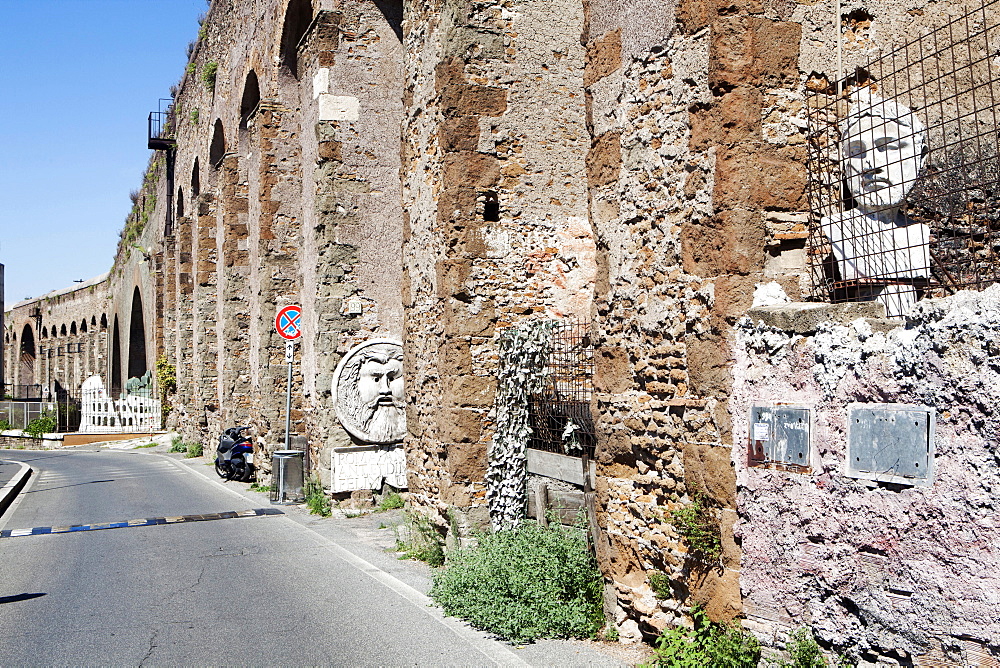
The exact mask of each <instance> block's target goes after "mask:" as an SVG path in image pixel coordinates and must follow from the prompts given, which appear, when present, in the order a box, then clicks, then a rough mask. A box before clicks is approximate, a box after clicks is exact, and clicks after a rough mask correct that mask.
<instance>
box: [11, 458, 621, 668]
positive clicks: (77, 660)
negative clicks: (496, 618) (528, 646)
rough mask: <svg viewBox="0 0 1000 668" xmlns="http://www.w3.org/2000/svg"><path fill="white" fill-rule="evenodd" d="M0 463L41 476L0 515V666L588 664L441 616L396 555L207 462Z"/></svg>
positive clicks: (575, 655)
mask: <svg viewBox="0 0 1000 668" xmlns="http://www.w3.org/2000/svg"><path fill="white" fill-rule="evenodd" d="M0 457H3V458H4V459H8V460H17V461H23V462H26V463H28V464H29V465H30V466H31V467H32V468H33V469H34V471H35V475H34V476H33V478H32V480H31V481H30V483H29V484H28V485H27V486H26V488H25V490H24V491H23V492H22V495H21V497H20V498H19V499H18V501H17V502H15V505H14V506H12V507H11V509H10V510H9V511H8V513H7V514H6V515H5V516H4V517H3V518H0V529H4V530H5V532H4V533H5V534H12V535H8V536H7V537H4V538H0V563H2V564H3V566H2V573H3V577H2V579H0V628H2V629H4V633H2V634H0V665H94V664H127V665H164V664H167V665H176V664H186V665H208V664H230V665H235V664H240V665H251V664H252V665H352V666H353V665H359V666H360V665H393V666H397V665H441V664H452V665H475V666H485V665H498V664H499V665H526V659H530V661H527V662H528V663H540V662H541V663H562V664H564V665H565V664H566V663H567V659H569V661H568V663H580V664H591V665H593V663H594V658H595V657H593V656H590V655H586V653H584V654H580V653H579V650H575V651H574V652H575V653H574V652H571V653H570V654H569V655H567V654H566V653H565V652H563V654H562V655H560V654H559V652H560V651H562V650H560V649H559V648H551V647H550V648H549V650H548V651H550V653H549V654H539V652H543V651H546V650H544V649H538V648H535V649H534V650H532V652H529V653H528V654H524V653H520V652H519V651H518V650H516V649H515V648H511V647H510V646H509V645H506V644H504V643H500V642H497V641H494V640H490V639H487V638H486V637H485V636H484V635H483V634H480V633H478V632H476V631H474V630H472V629H469V628H468V627H466V626H465V625H464V624H461V623H459V622H457V621H456V620H452V619H446V618H443V617H442V616H441V614H440V613H439V612H438V611H437V610H436V609H435V608H431V607H428V606H427V599H426V598H425V597H424V596H423V595H422V594H421V593H420V592H419V591H418V590H417V589H416V588H414V587H412V586H411V585H410V584H408V583H407V582H406V581H405V580H406V577H405V576H402V574H401V573H397V574H393V573H391V572H390V571H391V570H392V568H393V563H394V562H395V560H393V559H392V558H391V557H389V558H387V561H384V562H382V564H381V565H376V564H375V563H373V562H377V561H378V559H377V557H376V556H374V553H372V554H365V553H364V550H362V549H360V548H358V547H357V546H355V545H352V544H351V543H350V541H349V540H348V539H347V538H346V537H345V539H344V540H343V541H338V540H337V536H336V535H334V536H333V538H331V537H330V532H326V535H324V534H323V533H322V532H318V531H316V530H314V529H312V528H310V526H309V523H310V520H308V519H306V520H303V519H302V517H301V515H302V513H301V511H298V510H297V509H288V508H287V507H280V506H278V507H272V506H269V505H267V504H266V503H262V502H261V499H259V498H257V499H255V498H252V495H249V494H246V493H243V492H239V493H237V492H236V491H232V490H231V489H227V488H226V487H224V486H223V485H222V484H221V483H218V482H216V481H213V480H211V479H210V478H209V477H208V476H207V475H206V473H205V472H207V471H210V470H211V469H210V468H209V467H206V466H201V469H203V470H196V467H195V466H193V465H192V464H191V462H180V461H176V460H174V459H172V458H170V457H168V456H166V455H158V454H152V453H146V452H141V451H109V450H91V451H86V450H84V451H81V450H75V451H70V450H60V451H4V452H2V453H0ZM231 485H232V484H231ZM241 489H245V485H244V486H242V488H241ZM258 496H259V495H258ZM255 508H263V509H264V510H263V511H262V512H264V513H275V514H253V513H245V511H251V510H253V509H255ZM241 512H244V513H245V516H240V515H239V513H241ZM295 512H298V514H299V515H300V517H292V515H293V514H294V513H295ZM220 513H221V514H223V515H221V516H220V515H211V514H220ZM226 513H228V515H226ZM234 514H235V516H234ZM196 515H200V516H203V517H201V518H191V517H185V516H196ZM205 515H210V516H209V517H204V516H205ZM157 518H159V519H157ZM163 518H166V519H163ZM150 519H152V520H155V522H152V523H151V522H149V521H145V522H142V521H140V522H131V523H129V522H128V521H129V520H150ZM193 519H199V520H200V521H191V520H193ZM157 522H158V523H157ZM114 523H118V525H121V523H125V525H124V526H118V528H102V527H101V526H96V527H95V526H93V525H101V524H104V525H110V524H114ZM71 525H84V526H83V527H79V529H80V530H73V531H69V530H67V529H68V527H70V526H71ZM87 527H90V528H89V529H88V528H87ZM46 528H48V530H49V531H51V533H41V534H38V533H37V532H39V531H46V530H47V529H46ZM29 529H34V531H35V532H36V534H35V535H19V534H25V533H27V531H25V530H29ZM60 532H61V533H60ZM345 536H346V534H345ZM345 545H346V547H345ZM551 652H555V654H552V653H551ZM603 659H604V660H603V661H600V663H603V664H605V665H608V664H611V663H614V662H613V661H611V660H609V659H608V657H603Z"/></svg>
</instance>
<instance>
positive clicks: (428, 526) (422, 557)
mask: <svg viewBox="0 0 1000 668" xmlns="http://www.w3.org/2000/svg"><path fill="white" fill-rule="evenodd" d="M406 534H407V540H405V541H402V540H400V539H399V536H398V535H397V537H396V549H397V550H399V551H400V552H402V553H403V556H402V557H400V558H401V559H416V560H417V561H423V562H426V563H428V564H430V565H431V566H434V567H435V568H437V567H439V566H444V541H443V540H442V539H441V534H440V533H438V530H437V529H436V528H435V527H434V523H433V522H431V520H430V518H428V517H427V516H425V515H421V514H420V513H407V514H406Z"/></svg>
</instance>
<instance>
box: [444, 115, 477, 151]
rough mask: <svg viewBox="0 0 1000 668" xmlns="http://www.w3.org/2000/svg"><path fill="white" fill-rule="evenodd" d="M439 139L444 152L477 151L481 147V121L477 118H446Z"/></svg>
mask: <svg viewBox="0 0 1000 668" xmlns="http://www.w3.org/2000/svg"><path fill="white" fill-rule="evenodd" d="M438 137H439V142H440V144H441V150H443V151H475V150H476V147H477V146H479V119H477V118H476V117H475V116H459V117H456V118H446V119H445V120H444V122H443V123H442V124H441V129H440V130H439V131H438Z"/></svg>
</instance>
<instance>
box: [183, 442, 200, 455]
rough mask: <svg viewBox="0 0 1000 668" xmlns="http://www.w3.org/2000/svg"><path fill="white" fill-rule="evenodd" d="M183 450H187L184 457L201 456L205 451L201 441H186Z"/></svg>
mask: <svg viewBox="0 0 1000 668" xmlns="http://www.w3.org/2000/svg"><path fill="white" fill-rule="evenodd" d="M185 451H186V452H187V454H186V455H185V456H186V457H189V458H190V457H201V456H202V454H204V452H205V448H204V447H203V446H202V445H201V443H188V444H187V447H186V448H185Z"/></svg>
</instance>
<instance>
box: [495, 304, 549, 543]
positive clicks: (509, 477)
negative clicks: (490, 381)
mask: <svg viewBox="0 0 1000 668" xmlns="http://www.w3.org/2000/svg"><path fill="white" fill-rule="evenodd" d="M554 329H555V322H553V321H551V320H542V321H537V322H532V323H527V324H524V325H521V326H519V327H510V328H508V329H506V330H504V331H503V332H502V333H501V334H500V335H499V337H498V341H497V343H498V348H499V361H498V365H497V366H498V368H497V393H496V399H494V403H493V412H494V414H495V416H496V417H495V419H496V430H495V431H494V432H493V441H492V443H491V444H490V449H489V466H488V468H487V471H486V500H487V503H488V504H489V508H490V519H491V522H492V524H493V529H494V530H499V529H512V528H515V527H517V525H518V523H519V522H520V521H521V519H522V518H523V517H524V513H525V507H526V505H525V504H526V499H527V489H526V486H527V480H528V467H527V447H528V439H529V438H530V437H531V424H530V422H529V419H528V399H529V398H530V396H531V395H532V394H537V393H539V392H541V391H542V390H543V389H544V387H545V381H546V375H545V367H546V363H547V362H548V359H549V352H550V351H551V349H552V332H553V331H554Z"/></svg>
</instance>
